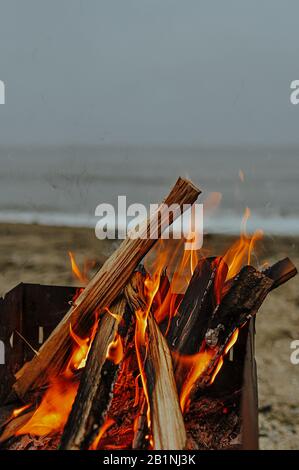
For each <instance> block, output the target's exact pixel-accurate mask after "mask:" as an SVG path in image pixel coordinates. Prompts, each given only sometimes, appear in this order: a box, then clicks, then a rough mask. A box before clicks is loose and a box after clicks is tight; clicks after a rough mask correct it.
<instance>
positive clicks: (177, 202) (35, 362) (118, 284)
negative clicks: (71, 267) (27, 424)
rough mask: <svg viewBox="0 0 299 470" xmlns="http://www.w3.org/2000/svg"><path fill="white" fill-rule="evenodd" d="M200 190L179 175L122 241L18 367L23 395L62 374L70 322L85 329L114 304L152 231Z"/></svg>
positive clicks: (16, 386) (164, 225) (148, 245)
mask: <svg viewBox="0 0 299 470" xmlns="http://www.w3.org/2000/svg"><path fill="white" fill-rule="evenodd" d="M199 194H200V190H199V189H198V188H197V187H196V186H194V184H193V183H191V182H190V181H189V180H186V179H183V178H179V179H178V181H177V182H176V184H175V185H174V187H173V188H172V190H171V191H170V193H169V195H168V196H167V197H166V199H165V201H164V204H163V203H162V204H161V205H160V206H159V208H158V209H157V212H156V213H155V214H153V215H151V217H150V218H149V219H148V220H147V221H145V222H144V224H143V225H142V227H140V230H139V233H140V236H139V237H138V238H136V237H135V238H130V237H128V238H127V239H126V240H125V241H124V242H123V243H122V244H121V245H120V247H119V248H118V249H117V250H116V251H115V252H114V253H113V255H112V256H111V257H110V258H109V259H108V260H107V261H106V263H105V264H104V265H103V267H102V268H101V269H100V270H99V272H98V273H97V274H96V275H95V276H94V278H93V279H92V280H91V281H90V283H89V284H88V285H87V287H86V288H85V289H84V291H83V292H82V293H81V294H80V296H79V297H78V298H77V300H76V302H75V304H74V305H72V307H71V308H70V310H69V312H68V313H67V315H66V316H65V317H64V319H63V320H62V322H60V323H59V325H58V326H57V328H56V329H55V330H54V331H53V333H52V334H51V336H50V337H49V338H48V339H47V341H46V342H45V343H44V344H43V345H42V347H41V348H40V350H39V354H38V356H36V357H34V358H33V359H32V360H31V361H30V362H28V363H26V364H25V365H24V366H23V367H22V368H21V370H19V371H18V373H17V374H16V379H17V380H16V382H15V384H14V387H13V388H14V391H15V392H16V394H17V395H18V396H19V397H24V395H25V394H26V392H28V391H29V390H30V389H32V388H37V387H39V386H41V385H42V384H43V383H45V382H47V380H48V377H49V374H51V376H55V375H57V374H59V372H60V371H61V368H62V366H63V363H64V360H65V357H66V356H67V355H68V353H69V350H70V346H71V340H70V337H69V326H70V323H71V324H72V327H73V328H74V329H75V331H78V332H80V333H81V334H82V333H84V331H82V330H83V328H84V323H85V324H86V322H87V320H88V319H89V318H90V317H91V316H92V314H93V312H94V311H95V310H96V309H98V310H100V311H101V310H103V309H104V308H105V307H106V306H109V305H112V303H113V301H114V300H115V299H116V298H117V296H118V295H119V294H120V292H121V290H122V289H123V288H124V287H125V285H126V284H127V282H128V281H129V279H130V277H131V275H132V273H133V271H134V269H135V268H136V266H137V265H138V263H139V262H140V261H141V259H142V258H143V257H144V256H145V254H146V253H147V252H148V251H149V250H150V248H151V247H152V246H153V245H154V243H155V241H156V239H154V238H153V237H151V236H150V234H153V233H156V234H157V236H161V231H162V230H164V229H165V228H167V226H168V225H169V224H171V223H172V222H173V220H174V219H175V218H177V217H178V216H180V215H181V213H182V212H183V211H184V210H185V209H187V208H188V205H190V204H193V203H194V202H195V201H196V199H197V197H198V195H199ZM165 207H175V210H174V211H173V212H170V213H169V212H168V211H167V210H166V211H165ZM87 323H88V322H87Z"/></svg>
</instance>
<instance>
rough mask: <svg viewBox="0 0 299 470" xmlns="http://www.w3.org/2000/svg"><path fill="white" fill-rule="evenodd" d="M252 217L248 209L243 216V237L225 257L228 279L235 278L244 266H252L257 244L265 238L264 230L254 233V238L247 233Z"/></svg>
mask: <svg viewBox="0 0 299 470" xmlns="http://www.w3.org/2000/svg"><path fill="white" fill-rule="evenodd" d="M249 217H250V209H249V208H248V207H247V208H246V210H245V213H244V216H243V220H242V225H241V236H240V238H239V240H238V241H237V242H236V243H234V244H233V246H232V247H231V248H229V250H228V251H227V252H226V254H225V255H224V257H223V261H225V263H226V264H227V265H228V275H227V279H231V278H233V277H235V276H236V275H237V274H238V272H239V271H240V269H241V268H242V266H244V265H246V264H247V265H248V264H250V261H251V256H252V252H253V249H254V247H255V243H256V241H257V240H260V239H261V238H262V236H263V232H262V230H257V231H256V232H254V234H253V235H252V237H250V236H248V235H247V233H246V224H247V220H248V219H249Z"/></svg>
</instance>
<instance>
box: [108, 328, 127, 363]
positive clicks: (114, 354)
mask: <svg viewBox="0 0 299 470" xmlns="http://www.w3.org/2000/svg"><path fill="white" fill-rule="evenodd" d="M106 357H107V359H109V360H110V361H112V362H114V364H119V363H120V362H121V361H122V359H123V357H124V350H123V344H122V340H121V336H120V335H119V334H118V333H116V335H115V338H114V340H113V341H111V343H110V344H109V346H108V349H107V355H106Z"/></svg>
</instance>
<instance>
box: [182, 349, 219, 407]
mask: <svg viewBox="0 0 299 470" xmlns="http://www.w3.org/2000/svg"><path fill="white" fill-rule="evenodd" d="M213 355H214V351H212V350H211V349H207V350H205V351H202V352H199V353H197V354H193V355H191V356H178V362H179V363H180V364H181V365H183V368H184V369H185V370H189V373H188V375H187V378H186V380H185V383H184V384H183V387H182V390H181V396H180V405H181V410H182V411H183V412H184V411H185V409H186V405H187V403H188V398H189V395H190V393H191V390H192V388H193V385H194V383H195V382H196V381H197V380H198V378H199V377H200V376H201V374H202V373H203V372H204V371H205V370H206V368H207V366H208V364H209V362H210V361H211V359H212V357H213Z"/></svg>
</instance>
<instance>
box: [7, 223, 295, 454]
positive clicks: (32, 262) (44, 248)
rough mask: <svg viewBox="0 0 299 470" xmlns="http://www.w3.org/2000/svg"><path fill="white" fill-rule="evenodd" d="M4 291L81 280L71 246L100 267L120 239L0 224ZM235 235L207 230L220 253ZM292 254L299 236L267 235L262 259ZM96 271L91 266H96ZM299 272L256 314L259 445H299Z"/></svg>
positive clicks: (79, 230)
mask: <svg viewBox="0 0 299 470" xmlns="http://www.w3.org/2000/svg"><path fill="white" fill-rule="evenodd" d="M0 237H1V244H0V267H1V274H0V293H1V295H2V296H3V295H4V294H5V293H6V292H8V291H9V290H10V289H12V288H13V287H14V286H16V285H17V284H18V283H19V282H32V283H41V284H53V285H78V281H77V280H76V279H74V277H73V275H72V272H71V267H70V260H69V255H68V251H72V252H73V253H74V254H75V256H76V260H77V262H78V265H80V266H83V264H84V263H86V264H90V265H93V268H92V270H96V269H97V268H98V267H99V266H100V265H101V264H102V263H103V261H104V260H105V259H106V257H107V256H109V255H110V253H112V251H113V250H114V248H115V247H116V245H117V242H111V241H99V240H97V239H96V238H95V235H94V231H93V230H91V229H85V228H63V227H47V226H39V225H21V224H18V225H13V224H0ZM235 238H236V237H232V236H220V235H219V236H217V235H213V236H211V235H210V236H207V237H206V238H205V242H204V247H205V248H208V249H209V251H210V252H211V253H213V254H215V255H220V254H222V253H224V252H225V249H226V248H227V247H228V246H229V245H230V244H231V243H232V241H233V240H234V239H235ZM284 256H289V257H290V258H291V259H292V261H293V262H294V263H295V264H296V265H297V267H298V266H299V237H293V238H292V237H278V236H277V237H265V238H264V239H263V240H262V241H261V242H260V244H259V250H258V260H259V263H262V262H264V261H268V262H270V263H271V262H275V261H278V260H279V259H281V258H283V257H284ZM91 272H92V271H91ZM298 279H299V278H298V277H297V278H295V279H292V280H291V281H290V282H288V283H287V284H286V285H284V286H283V287H281V288H279V289H277V290H276V291H274V292H273V293H271V295H269V296H268V298H267V300H266V301H265V303H264V305H263V307H262V309H261V311H260V312H259V314H258V319H257V335H256V356H257V363H258V376H259V408H260V447H261V448H262V449H299V365H293V364H291V362H290V353H291V349H290V343H291V341H292V340H293V339H299V290H298V282H299V280H298Z"/></svg>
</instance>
